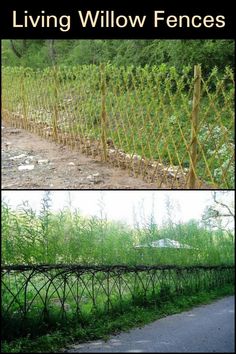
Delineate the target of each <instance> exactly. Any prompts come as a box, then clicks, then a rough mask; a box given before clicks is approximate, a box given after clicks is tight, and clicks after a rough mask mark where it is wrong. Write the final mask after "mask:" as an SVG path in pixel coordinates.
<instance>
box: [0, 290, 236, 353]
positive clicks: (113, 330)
mask: <svg viewBox="0 0 236 354" xmlns="http://www.w3.org/2000/svg"><path fill="white" fill-rule="evenodd" d="M233 294H234V287H233V286H232V285H228V286H225V287H222V288H220V289H215V290H211V291H207V292H199V293H197V294H194V295H182V296H178V297H173V298H167V299H166V298H164V297H163V298H162V299H161V301H160V302H159V304H158V306H151V305H150V304H149V305H148V307H138V306H133V307H132V308H130V310H129V311H127V312H125V313H122V314H117V313H116V314H115V315H114V314H113V315H112V314H110V315H102V316H101V315H100V316H99V317H96V316H95V315H94V316H92V317H90V318H89V319H87V320H86V319H85V320H84V322H83V323H80V324H76V323H71V325H67V326H66V328H62V329H60V330H56V331H52V332H50V330H49V331H48V333H47V334H46V335H43V336H40V337H36V338H31V337H30V334H29V335H28V337H25V338H19V339H17V340H14V341H10V342H7V341H3V342H2V352H3V353H23V352H27V353H31V352H32V353H33V352H37V353H43V352H44V353H49V352H58V351H59V350H61V349H62V348H64V347H66V346H70V345H72V344H73V343H75V342H81V343H82V342H85V341H90V340H95V339H104V340H107V339H108V338H109V336H110V335H112V334H117V333H119V332H121V331H127V330H129V329H131V328H134V327H139V326H140V327H142V326H143V325H145V324H147V323H150V322H152V321H154V320H157V319H159V318H162V317H166V316H168V315H171V314H175V313H179V312H182V311H184V310H189V309H191V308H192V307H194V306H197V305H201V304H207V303H210V302H212V301H213V300H215V299H218V298H221V297H224V296H227V295H233Z"/></svg>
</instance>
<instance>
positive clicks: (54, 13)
mask: <svg viewBox="0 0 236 354" xmlns="http://www.w3.org/2000/svg"><path fill="white" fill-rule="evenodd" d="M234 22H235V21H234V10H233V4H232V2H231V1H227V2H215V3H212V4H211V5H210V4H209V3H206V2H202V3H201V2H199V1H197V2H189V3H188V4H186V2H184V3H182V4H181V2H180V1H175V2H174V3H173V4H171V2H170V1H143V3H140V4H138V5H134V4H132V5H131V3H128V1H126V2H124V1H123V2H122V1H109V2H106V1H93V2H90V1H78V2H77V3H75V2H70V1H63V2H58V5H56V4H55V2H52V3H49V1H47V2H45V1H38V2H33V1H31V2H26V1H20V2H19V1H6V0H5V1H4V0H3V1H2V4H1V13H0V23H1V37H2V38H5V39H20V38H35V39H37V38H38V39H47V38H52V39H53V38H55V39H56V38H60V39H76V38H78V39H80V38H81V39H93V38H94V39H96V38H100V39H109V38H110V39H116V38H117V39H128V38H130V39H155V38H156V39H159V38H160V39H161V38H167V39H178V38H186V39H194V38H196V39H214V38H216V39H220V38H224V39H232V38H233V32H234Z"/></svg>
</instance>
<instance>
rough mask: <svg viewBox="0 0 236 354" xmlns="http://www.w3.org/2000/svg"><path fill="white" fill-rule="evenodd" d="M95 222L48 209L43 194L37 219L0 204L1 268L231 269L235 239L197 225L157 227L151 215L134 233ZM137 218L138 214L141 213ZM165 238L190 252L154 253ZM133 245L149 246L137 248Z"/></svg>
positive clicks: (67, 211)
mask: <svg viewBox="0 0 236 354" xmlns="http://www.w3.org/2000/svg"><path fill="white" fill-rule="evenodd" d="M98 207H99V208H101V213H100V217H83V216H82V215H81V214H80V212H79V210H76V209H74V210H72V209H70V208H68V207H65V208H63V209H62V210H60V211H52V210H51V208H50V194H45V195H44V198H43V200H42V205H41V210H40V212H39V213H36V212H35V211H34V210H33V209H32V208H31V207H30V206H29V205H28V204H27V203H24V204H22V205H21V206H19V207H18V208H17V209H16V210H13V209H12V208H11V207H10V206H9V205H8V204H7V203H6V202H3V203H2V263H3V264H4V265H10V264H44V263H49V264H55V263H66V264H72V263H77V264H131V265H132V264H156V265H158V264H176V265H194V264H232V263H234V235H233V234H232V233H230V232H225V231H224V230H216V229H210V228H209V227H208V228H207V227H206V226H204V225H203V224H201V223H200V222H198V221H195V220H191V221H189V222H186V223H181V222H178V223H168V221H166V222H165V223H164V224H163V225H162V226H159V225H157V224H156V221H155V218H154V216H153V215H154V213H153V212H151V216H149V217H147V219H146V221H145V220H144V223H143V225H140V224H138V223H136V226H135V227H134V228H131V227H130V226H128V225H126V224H124V223H121V222H112V221H108V220H107V218H106V217H105V210H104V203H100V204H99V206H98ZM141 213H142V211H141ZM164 238H169V239H172V240H176V241H178V242H180V243H183V244H187V245H189V246H190V247H191V248H182V249H175V248H154V247H151V242H153V241H156V240H161V239H164ZM137 245H149V246H148V247H144V248H142V247H140V248H137V247H135V246H137Z"/></svg>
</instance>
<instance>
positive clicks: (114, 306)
mask: <svg viewBox="0 0 236 354" xmlns="http://www.w3.org/2000/svg"><path fill="white" fill-rule="evenodd" d="M233 281H234V267H233V266H191V267H189V266H188V267H177V266H174V265H173V266H141V265H140V266H121V265H116V266H81V265H40V266H24V265H22V266H21V265H18V266H5V267H3V268H2V316H3V331H4V333H5V335H9V333H8V329H9V328H12V326H13V327H14V329H16V328H19V329H20V328H21V330H22V328H23V327H27V324H29V323H31V322H32V321H33V322H34V324H36V323H37V324H39V323H44V324H45V323H52V322H53V321H55V319H56V321H57V323H59V322H60V323H66V320H70V319H76V320H81V321H82V319H83V318H84V317H86V316H89V315H91V314H94V313H100V312H101V313H104V312H106V313H110V312H114V311H119V312H120V311H124V310H125V309H127V306H130V305H131V304H136V305H147V304H149V303H152V304H156V305H157V306H158V304H159V303H160V302H161V301H163V299H165V298H170V297H171V296H173V295H178V294H179V295H180V294H192V293H195V292H198V291H201V290H207V289H213V288H218V287H222V286H224V285H226V284H230V283H232V282H233Z"/></svg>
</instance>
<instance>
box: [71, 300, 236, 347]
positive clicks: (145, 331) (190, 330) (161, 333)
mask: <svg viewBox="0 0 236 354" xmlns="http://www.w3.org/2000/svg"><path fill="white" fill-rule="evenodd" d="M67 352H68V353H92V352H95V353H111V352H113V353H120V352H124V353H145V352H149V353H155V352H161V353H163V352H173V353H174V352H175V353H176V352H178V353H180V352H181V353H188V352H207V353H221V352H222V353H233V352H234V296H229V297H226V298H223V299H221V300H218V301H215V302H214V303H212V304H210V305H203V306H200V307H196V308H194V309H192V310H191V311H186V312H182V313H180V314H176V315H172V316H168V317H165V318H162V319H160V320H157V321H155V322H153V323H151V324H149V325H146V326H144V327H142V328H136V329H133V330H131V331H129V332H126V333H121V334H119V335H116V336H112V337H111V338H110V339H109V340H108V341H107V342H104V341H101V340H97V341H93V342H89V343H84V344H77V345H75V346H74V347H73V348H71V349H69V350H67Z"/></svg>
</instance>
